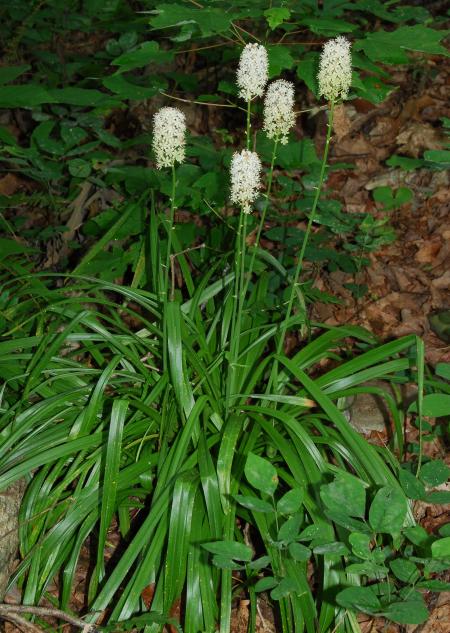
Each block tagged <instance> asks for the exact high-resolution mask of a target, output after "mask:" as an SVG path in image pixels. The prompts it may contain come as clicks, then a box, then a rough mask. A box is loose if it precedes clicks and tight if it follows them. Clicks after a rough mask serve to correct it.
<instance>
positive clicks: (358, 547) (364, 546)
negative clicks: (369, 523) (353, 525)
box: [348, 532, 372, 559]
mask: <svg viewBox="0 0 450 633" xmlns="http://www.w3.org/2000/svg"><path fill="white" fill-rule="evenodd" d="M348 540H349V543H350V545H351V546H352V552H353V553H354V554H355V556H358V557H359V558H365V559H369V558H371V557H372V552H371V549H370V541H371V537H370V536H369V535H368V534H363V533H362V532H352V533H351V534H349V537H348Z"/></svg>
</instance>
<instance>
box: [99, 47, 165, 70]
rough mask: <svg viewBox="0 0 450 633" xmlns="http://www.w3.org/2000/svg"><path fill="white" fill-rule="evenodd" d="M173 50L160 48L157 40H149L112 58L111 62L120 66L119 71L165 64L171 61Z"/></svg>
mask: <svg viewBox="0 0 450 633" xmlns="http://www.w3.org/2000/svg"><path fill="white" fill-rule="evenodd" d="M172 59H173V52H172V51H165V50H161V49H160V47H159V44H158V42H154V41H150V42H143V43H142V44H139V46H137V47H136V48H135V49H134V50H132V51H128V52H126V53H123V55H120V56H119V57H116V58H115V59H113V60H112V62H111V64H113V65H114V66H120V70H119V72H120V73H123V72H127V71H129V70H133V69H134V68H141V67H142V66H148V65H149V64H166V63H167V62H170V61H172Z"/></svg>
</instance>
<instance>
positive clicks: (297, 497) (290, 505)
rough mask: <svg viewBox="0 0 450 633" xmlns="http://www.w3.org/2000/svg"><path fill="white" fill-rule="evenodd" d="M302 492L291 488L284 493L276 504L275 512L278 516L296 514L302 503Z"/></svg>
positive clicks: (299, 489)
mask: <svg viewBox="0 0 450 633" xmlns="http://www.w3.org/2000/svg"><path fill="white" fill-rule="evenodd" d="M304 496H305V495H304V492H303V490H302V489H301V488H293V489H292V490H289V492H286V494H284V495H283V496H282V497H281V499H280V500H279V501H278V503H277V512H279V513H280V514H294V512H298V510H300V507H301V505H302V503H303V498H304Z"/></svg>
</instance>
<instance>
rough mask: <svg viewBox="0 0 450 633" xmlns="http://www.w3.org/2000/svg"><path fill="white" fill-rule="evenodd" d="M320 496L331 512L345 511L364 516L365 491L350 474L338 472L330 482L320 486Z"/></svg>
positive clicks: (362, 485) (352, 514) (350, 514)
mask: <svg viewBox="0 0 450 633" xmlns="http://www.w3.org/2000/svg"><path fill="white" fill-rule="evenodd" d="M320 498H321V499H322V501H323V503H324V504H325V505H326V507H327V508H328V509H329V510H331V511H332V512H345V513H346V514H348V515H349V516H351V517H364V515H365V512H366V491H365V488H364V484H363V483H361V482H360V481H358V479H356V478H355V477H352V475H347V474H345V473H339V474H338V475H337V476H336V478H335V480H334V481H333V482H331V483H330V484H325V485H323V486H321V488H320Z"/></svg>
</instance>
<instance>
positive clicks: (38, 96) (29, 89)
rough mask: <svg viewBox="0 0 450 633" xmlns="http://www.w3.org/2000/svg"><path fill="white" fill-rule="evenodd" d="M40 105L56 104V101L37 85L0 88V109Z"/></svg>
mask: <svg viewBox="0 0 450 633" xmlns="http://www.w3.org/2000/svg"><path fill="white" fill-rule="evenodd" d="M42 103H57V99H56V98H55V97H53V96H52V95H51V94H50V92H48V90H46V89H45V88H43V87H42V86H39V85H38V84H24V85H21V86H0V108H33V107H34V106H38V105H41V104H42Z"/></svg>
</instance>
